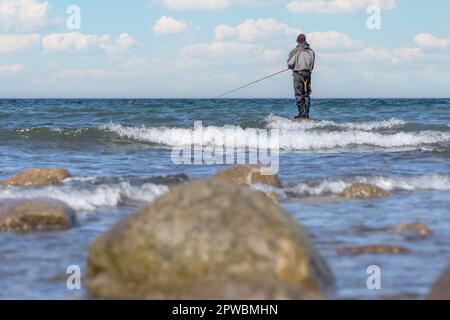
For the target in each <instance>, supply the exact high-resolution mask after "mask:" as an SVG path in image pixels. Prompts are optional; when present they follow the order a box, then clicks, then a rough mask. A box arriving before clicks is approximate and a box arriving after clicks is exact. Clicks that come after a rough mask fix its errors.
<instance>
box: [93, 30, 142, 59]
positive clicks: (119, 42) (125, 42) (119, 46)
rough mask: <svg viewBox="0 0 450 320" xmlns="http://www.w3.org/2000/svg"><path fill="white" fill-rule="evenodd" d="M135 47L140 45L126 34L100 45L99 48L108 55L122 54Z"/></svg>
mask: <svg viewBox="0 0 450 320" xmlns="http://www.w3.org/2000/svg"><path fill="white" fill-rule="evenodd" d="M135 46H140V44H139V43H138V42H137V41H136V39H134V38H133V37H132V36H130V35H129V34H128V33H122V34H120V36H119V38H118V39H116V40H113V41H112V42H111V43H110V42H107V43H103V44H100V48H102V49H104V50H105V51H106V52H107V53H108V54H117V53H120V52H124V51H126V50H128V49H129V48H132V47H135Z"/></svg>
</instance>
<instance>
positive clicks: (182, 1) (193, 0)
mask: <svg viewBox="0 0 450 320" xmlns="http://www.w3.org/2000/svg"><path fill="white" fill-rule="evenodd" d="M163 2H164V3H165V5H166V6H167V7H168V8H169V9H171V10H195V9H201V10H220V9H223V8H225V7H228V6H229V5H230V4H231V3H232V0H164V1H163Z"/></svg>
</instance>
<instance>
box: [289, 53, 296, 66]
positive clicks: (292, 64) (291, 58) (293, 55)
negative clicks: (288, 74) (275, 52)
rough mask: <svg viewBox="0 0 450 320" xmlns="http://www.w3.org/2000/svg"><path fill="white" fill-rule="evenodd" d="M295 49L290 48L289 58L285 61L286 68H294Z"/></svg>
mask: <svg viewBox="0 0 450 320" xmlns="http://www.w3.org/2000/svg"><path fill="white" fill-rule="evenodd" d="M295 53H296V50H295V49H294V50H292V51H291V52H290V53H289V59H288V61H287V63H288V68H289V69H294V68H295V60H296V54H295Z"/></svg>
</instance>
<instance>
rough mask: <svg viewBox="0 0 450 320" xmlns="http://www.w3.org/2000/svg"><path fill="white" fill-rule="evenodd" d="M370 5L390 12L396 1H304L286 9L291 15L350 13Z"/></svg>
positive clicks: (293, 2) (290, 4) (291, 3)
mask: <svg viewBox="0 0 450 320" xmlns="http://www.w3.org/2000/svg"><path fill="white" fill-rule="evenodd" d="M371 5H376V6H379V7H380V8H381V9H385V10H392V9H395V7H396V0H306V1H292V2H290V3H289V4H288V5H287V8H288V10H289V11H290V12H292V13H304V12H332V13H340V12H352V11H357V10H365V9H366V8H367V7H369V6H371Z"/></svg>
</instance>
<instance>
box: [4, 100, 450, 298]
mask: <svg viewBox="0 0 450 320" xmlns="http://www.w3.org/2000/svg"><path fill="white" fill-rule="evenodd" d="M293 115H295V107H294V104H293V102H292V101H291V100H132V101H131V100H0V164H1V165H0V179H2V178H6V177H8V176H10V175H12V174H14V173H16V172H17V171H20V170H22V169H25V168H29V167H64V168H67V169H68V170H70V171H71V173H72V174H73V175H74V178H71V179H69V180H68V181H66V183H65V184H64V185H62V186H45V187H28V188H24V187H12V188H4V187H0V200H1V199H8V198H17V197H21V198H27V197H36V196H50V197H54V198H57V199H60V200H62V201H65V202H66V203H68V204H69V205H70V206H72V207H73V208H74V209H75V210H76V211H77V214H78V216H79V218H80V220H81V226H80V227H79V228H75V229H72V230H70V231H67V232H51V233H41V234H30V235H25V236H17V235H12V234H0V286H1V288H2V289H3V290H2V291H1V292H0V298H3V299H5V298H26V299H40V298H51V299H61V298H69V299H72V298H73V299H79V298H84V297H85V292H84V291H69V290H67V289H66V286H65V271H66V268H67V266H69V265H74V264H76V265H80V266H81V267H82V269H84V264H85V260H86V255H87V248H88V246H89V244H90V242H91V241H92V240H93V239H94V238H95V237H96V236H97V235H98V234H99V233H101V232H103V231H105V230H107V229H108V228H109V227H110V226H111V225H112V224H114V223H115V222H116V221H117V220H118V219H120V218H121V217H123V216H125V215H127V214H130V213H131V212H132V211H133V210H134V209H135V208H136V207H138V206H140V205H142V203H143V202H144V201H151V200H152V199H154V198H155V197H157V196H158V195H160V194H161V193H163V192H166V191H167V188H166V187H165V186H161V185H156V184H154V183H152V182H149V180H148V178H151V177H154V176H160V175H167V174H178V173H186V174H187V175H188V176H189V177H190V178H201V177H207V176H209V175H211V174H213V173H214V172H216V171H218V170H221V169H223V168H224V166H219V165H214V166H212V165H175V164H173V163H172V161H171V150H172V148H173V147H174V146H180V145H185V144H189V143H191V142H193V143H194V144H198V143H200V141H196V140H195V139H196V138H195V137H196V131H195V130H194V121H202V122H203V126H204V129H203V130H204V131H203V143H205V144H207V145H208V146H210V147H214V146H216V145H217V144H219V142H218V141H217V140H216V139H214V136H213V132H225V130H230V129H233V130H235V135H236V137H237V138H238V141H248V142H249V144H250V147H252V143H253V144H256V141H254V140H252V137H253V136H252V134H253V132H254V130H253V129H257V130H264V129H279V145H280V154H279V156H280V177H281V179H282V181H283V188H281V189H279V190H274V191H276V192H277V193H278V194H279V195H280V198H281V199H283V201H282V206H283V207H284V208H285V209H286V210H287V211H289V212H290V213H292V214H293V215H294V216H295V217H297V218H298V219H299V220H300V221H301V222H302V223H303V224H304V225H306V226H307V227H308V230H309V231H310V232H311V236H312V239H313V241H314V243H315V244H316V246H317V247H318V248H319V249H320V251H321V252H322V254H323V255H324V256H325V257H326V259H327V260H328V262H329V263H330V265H331V268H332V270H333V272H334V274H335V277H336V280H337V287H338V291H337V298H383V297H390V296H395V295H410V296H415V297H419V298H421V297H423V296H424V295H425V294H426V292H427V291H428V289H429V287H430V285H431V283H432V282H433V281H434V280H435V279H436V278H437V277H438V276H439V274H440V273H441V271H442V270H443V268H444V267H445V266H446V264H447V263H448V262H449V261H450V237H449V234H450V232H449V231H450V219H449V218H450V209H449V208H450V100H448V99H429V100H406V99H404V100H392V99H391V100H369V99H367V100H364V99H356V100H344V99H343V100H337V99H332V100H316V101H314V105H313V109H312V117H313V118H314V119H316V120H315V121H313V122H310V123H304V124H297V123H293V122H291V121H289V118H290V117H292V116H293ZM192 139H193V140H192ZM245 139H246V140H245ZM355 182H368V183H372V184H376V185H378V186H380V187H382V188H384V189H386V190H389V191H391V192H392V195H391V196H390V197H388V198H386V199H382V200H376V201H374V200H371V201H356V202H355V201H344V200H340V199H338V198H337V197H336V196H335V194H336V193H338V192H340V191H342V190H343V189H344V188H346V187H347V186H349V185H351V184H352V183H355ZM255 188H261V186H255ZM417 220H419V221H422V222H423V223H425V224H426V225H428V226H429V227H430V228H432V229H433V231H434V233H433V235H431V236H429V237H425V238H422V237H413V236H411V235H407V234H394V233H391V232H387V231H382V229H383V228H390V227H392V226H395V225H397V224H400V223H409V222H414V221H417ZM366 244H395V245H400V246H404V247H407V248H409V249H411V250H412V253H411V254H406V255H398V256H392V255H368V254H366V255H359V256H352V255H342V254H338V253H337V252H336V249H337V248H339V247H341V246H356V245H366ZM374 264H375V265H379V266H380V267H381V270H382V290H379V291H378V290H375V291H370V290H368V289H367V287H366V279H367V277H368V275H367V274H366V268H367V267H368V266H369V265H374Z"/></svg>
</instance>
